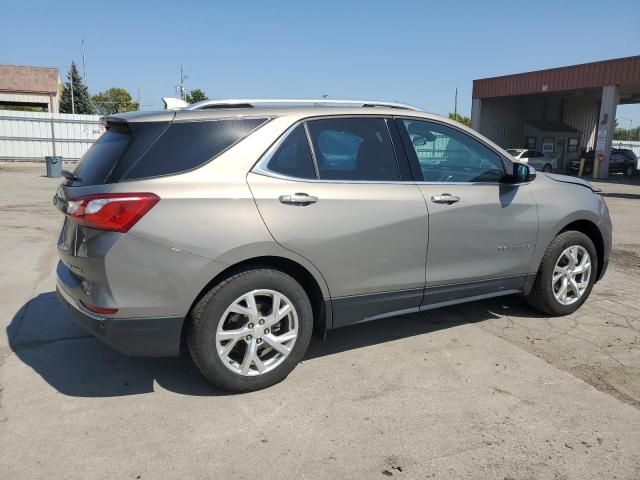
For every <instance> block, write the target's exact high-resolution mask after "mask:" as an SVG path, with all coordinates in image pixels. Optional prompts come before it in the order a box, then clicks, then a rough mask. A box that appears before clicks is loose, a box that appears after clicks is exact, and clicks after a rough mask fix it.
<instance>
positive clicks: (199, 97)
mask: <svg viewBox="0 0 640 480" xmlns="http://www.w3.org/2000/svg"><path fill="white" fill-rule="evenodd" d="M203 100H209V97H207V94H206V93H204V90H200V89H199V88H196V89H195V90H191V91H190V92H187V102H189V103H196V102H201V101H203Z"/></svg>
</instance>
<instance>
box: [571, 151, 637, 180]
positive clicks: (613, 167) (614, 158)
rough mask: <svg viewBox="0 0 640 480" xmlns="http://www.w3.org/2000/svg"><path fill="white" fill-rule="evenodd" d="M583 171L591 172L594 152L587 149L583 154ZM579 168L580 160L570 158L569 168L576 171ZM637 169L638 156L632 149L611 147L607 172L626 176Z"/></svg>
mask: <svg viewBox="0 0 640 480" xmlns="http://www.w3.org/2000/svg"><path fill="white" fill-rule="evenodd" d="M584 158H585V163H584V173H585V175H590V174H591V173H592V172H593V160H594V158H595V152H594V151H593V150H589V151H588V152H587V153H586V154H585V157H584ZM579 168H580V160H579V159H578V160H571V161H570V162H569V170H573V171H576V172H577V171H578V170H579ZM637 169H638V158H637V157H636V154H635V153H633V150H629V149H624V148H612V149H611V156H610V157H609V173H622V174H624V175H625V176H626V177H631V176H633V175H636V173H637Z"/></svg>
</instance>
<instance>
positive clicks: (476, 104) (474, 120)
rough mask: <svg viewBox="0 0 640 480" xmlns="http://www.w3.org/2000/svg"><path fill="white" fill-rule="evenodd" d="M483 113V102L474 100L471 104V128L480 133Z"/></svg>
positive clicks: (477, 99)
mask: <svg viewBox="0 0 640 480" xmlns="http://www.w3.org/2000/svg"><path fill="white" fill-rule="evenodd" d="M481 111H482V100H481V99H480V98H474V99H473V101H472V102H471V128H473V129H474V130H475V131H476V132H480V113H481Z"/></svg>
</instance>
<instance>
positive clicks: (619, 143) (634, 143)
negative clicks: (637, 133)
mask: <svg viewBox="0 0 640 480" xmlns="http://www.w3.org/2000/svg"><path fill="white" fill-rule="evenodd" d="M612 146H613V148H628V149H630V150H633V153H635V154H636V157H638V158H640V141H638V140H614V141H613V144H612Z"/></svg>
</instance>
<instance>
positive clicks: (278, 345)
mask: <svg viewBox="0 0 640 480" xmlns="http://www.w3.org/2000/svg"><path fill="white" fill-rule="evenodd" d="M312 329H313V312H312V309H311V304H310V302H309V298H308V297H307V294H306V292H305V291H304V289H303V288H302V287H301V286H300V284H299V283H298V282H296V281H295V280H294V279H293V278H292V277H290V276H289V275H287V274H285V273H283V272H281V271H279V270H271V269H262V268H261V269H253V270H247V271H244V272H240V273H238V274H236V275H234V276H232V277H230V278H228V279H227V280H224V281H223V282H221V283H219V284H218V285H216V286H215V287H213V288H212V289H211V290H210V291H209V292H208V293H207V294H206V295H205V296H204V297H203V298H202V299H201V300H200V301H199V302H198V303H197V304H196V306H195V307H194V309H193V311H192V313H191V325H190V329H189V331H188V342H189V350H190V352H191V356H192V358H193V360H194V362H195V364H196V365H197V366H198V368H199V369H200V371H201V372H202V373H203V374H204V376H205V377H207V379H208V380H209V381H211V382H212V383H213V384H214V385H216V386H218V387H220V388H222V389H224V390H229V391H235V392H249V391H253V390H260V389H262V388H266V387H269V386H271V385H273V384H275V383H278V382H280V381H281V380H283V379H284V378H286V376H287V375H288V374H289V373H290V372H291V371H292V370H293V369H294V368H295V366H296V365H297V364H298V362H300V360H302V357H303V355H304V353H305V352H306V350H307V347H308V346H309V341H310V340H311V332H312Z"/></svg>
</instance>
